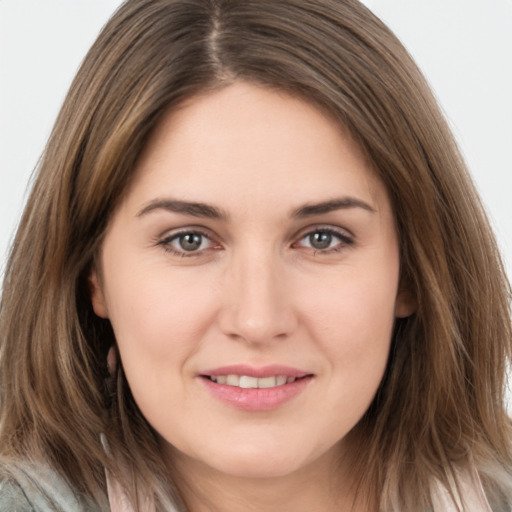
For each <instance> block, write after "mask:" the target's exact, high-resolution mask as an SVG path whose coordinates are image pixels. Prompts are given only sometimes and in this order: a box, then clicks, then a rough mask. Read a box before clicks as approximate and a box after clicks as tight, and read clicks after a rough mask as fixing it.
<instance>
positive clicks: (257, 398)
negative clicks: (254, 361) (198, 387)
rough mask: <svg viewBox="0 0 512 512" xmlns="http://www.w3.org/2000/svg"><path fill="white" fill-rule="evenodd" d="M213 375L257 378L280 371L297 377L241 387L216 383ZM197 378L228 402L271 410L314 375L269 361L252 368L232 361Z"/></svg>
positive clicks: (302, 387) (270, 375) (254, 409)
mask: <svg viewBox="0 0 512 512" xmlns="http://www.w3.org/2000/svg"><path fill="white" fill-rule="evenodd" d="M212 375H213V376H216V377H217V376H219V375H247V376H248V377H257V378H263V377H272V376H279V375H281V376H286V377H295V378H296V379H297V380H296V381H294V382H290V383H287V384H283V385H281V386H275V387H273V388H258V389H257V388H251V389H242V388H239V387H236V386H228V385H226V384H217V383H216V382H213V381H212V380H210V379H209V378H208V376H212ZM200 378H201V379H200V380H201V382H202V383H203V384H204V386H205V387H206V389H207V390H208V391H209V392H210V393H212V394H213V396H214V397H216V398H218V399H220V400H221V401H222V402H224V403H225V404H227V405H230V406H232V407H235V408H236V409H241V410H244V411H270V410H272V409H277V408H278V407H280V406H281V405H283V404H285V403H286V402H288V401H289V400H291V399H292V398H294V397H296V396H297V395H299V394H300V393H302V391H304V390H305V389H306V387H307V385H308V384H309V383H310V382H311V381H312V380H313V375H312V374H310V373H307V372H304V371H301V370H298V369H297V368H290V367H288V366H280V365H270V366H264V367H260V368H255V367H251V366H246V365H233V366H223V367H221V368H215V369H213V370H208V371H205V372H201V375H200Z"/></svg>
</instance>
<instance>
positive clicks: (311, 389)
mask: <svg viewBox="0 0 512 512" xmlns="http://www.w3.org/2000/svg"><path fill="white" fill-rule="evenodd" d="M136 173H137V174H136V178H135V180H134V183H133V185H132V187H131V189H130V190H129V193H128V194H127V195H126V197H125V199H124V201H123V202H122V204H121V205H120V207H119V208H118V210H117V211H116V213H115V215H114V217H113V219H112V220H111V222H110V225H109V228H108V231H107V234H106V237H105V241H104V245H103V247H102V252H101V255H100V265H101V272H96V271H93V273H92V275H91V284H92V302H93V307H94V309H95V312H96V314H98V315H99V316H101V317H105V318H109V319H110V321H111V322H112V325H113V328H114V332H115V334H116V339H117V342H118V349H119V353H120V358H121V361H122V364H123V368H124V370H125V373H126V376H127V379H128V382H129V384H130V387H131V390H132V392H133V395H134V397H135V400H136V401H137V404H138V406H139V407H140V409H141V411H142V413H143V414H144V415H145V417H146V418H147V420H148V421H149V423H150V424H151V425H152V426H153V427H154V428H155V430H156V431H157V433H158V435H159V436H160V438H161V443H162V447H163V450H164V453H165V454H166V457H167V460H168V462H169V467H174V468H177V471H178V473H179V475H180V478H181V481H182V485H183V493H184V496H185V499H186V501H187V502H188V504H189V506H190V508H191V510H194V511H202V510H217V509H218V510H223V511H229V510H242V509H243V510H280V511H281V512H282V511H283V510H284V511H286V510H294V511H297V510H299V511H301V510H331V509H332V510H340V508H339V507H340V504H341V503H346V502H347V503H348V501H349V493H348V492H347V487H346V484H347V482H348V480H346V478H345V477H346V476H347V475H348V474H349V472H350V468H346V467H344V462H343V457H342V454H343V451H344V449H345V448H346V446H345V443H344V441H345V437H346V435H347V433H348V432H349V431H350V430H351V429H352V428H353V427H354V426H355V425H356V424H357V422H358V421H359V420H360V418H361V417H362V415H363V414H364V412H365V411H366V409H367V408H368V406H369V404H370V402H371V401H372V398H373V396H374V394H375V392H376V390H377V388H378V386H379V383H380V381H381V378H382V376H383V373H384V370H385V366H386V362H387V357H388V352H389V346H390V338H391V332H392V328H393V324H394V320H395V318H396V317H397V316H407V315H409V314H411V313H412V310H413V307H414V306H413V304H411V303H410V301H409V299H408V296H407V294H406V293H405V292H401V291H400V292H399V250H398V240H397V234H396V228H395V224H394V219H393V213H392V211H391V207H390V203H389V199H388V197H387V193H386V191H385V189H384V186H383V185H382V184H381V183H380V181H379V180H378V179H377V177H376V176H375V174H374V173H373V171H372V169H371V167H370V166H369V164H368V163H367V162H366V161H365V159H364V157H363V155H362V153H361V152H360V150H359V148H358V147H357V146H356V145H355V143H354V142H353V141H352V140H351V139H350V138H349V136H348V135H347V134H346V133H345V132H344V130H343V129H341V128H340V127H339V126H338V125H336V124H335V123H334V122H333V121H332V120H330V119H329V118H327V117H326V116H325V115H324V114H323V113H321V112H320V111H319V110H317V109H316V108H315V107H313V106H311V105H309V104H308V103H306V102H304V101H302V100H299V99H297V98H293V97H291V96H288V95H286V94H284V93H279V92H276V91H272V90H269V89H265V88H262V87H257V86H255V85H250V84H247V83H243V82H240V83H235V84H233V85H230V86H228V87H225V88H223V89H221V90H219V91H215V92H212V93H208V94H205V95H203V96H199V97H195V98H193V99H192V100H189V101H188V102H187V103H185V104H184V105H182V108H180V109H179V110H176V109H175V110H173V111H172V112H169V113H168V114H167V115H166V116H165V118H164V119H163V121H162V122H161V124H160V125H159V126H158V128H157V130H156V131H155V133H154V134H153V135H152V137H151V139H150V142H149V144H148V146H147V148H146V150H145V152H144V153H143V155H142V156H141V158H140V160H139V162H138V165H137V169H136ZM347 198H351V200H350V201H347ZM169 199H173V200H179V201H186V202H194V203H207V204H208V205H212V206H213V207H215V208H216V209H217V211H218V213H221V214H222V217H221V218H213V217H204V216H196V215H192V214H191V212H190V211H189V212H181V213H180V212H175V211H169V210H168V209H167V208H164V207H161V206H162V204H161V202H162V201H164V200H169ZM338 199H343V201H344V207H339V208H336V209H334V210H333V211H328V212H323V213H322V212H317V213H312V212H309V215H307V216H304V215H303V216H297V215H294V212H295V213H296V212H297V210H299V209H301V208H303V207H304V206H305V205H311V204H316V203H324V202H328V201H332V200H338ZM354 200H356V201H359V202H360V203H357V202H356V201H354ZM159 201H160V203H158V202H159ZM157 203H158V204H157ZM363 203H364V204H363ZM342 206H343V205H342ZM203 213H204V212H203ZM326 229H327V230H332V231H334V232H336V233H338V234H332V233H331V235H330V236H331V238H329V233H327V236H326V232H325V230H326ZM197 231H198V232H200V233H202V235H199V238H197V239H196V240H197V241H198V242H199V247H198V249H194V250H189V251H186V250H184V249H183V246H182V245H180V242H181V243H183V242H187V240H188V241H190V240H191V237H189V238H188V239H187V238H183V236H182V238H180V237H178V236H176V234H177V233H178V232H180V233H181V234H182V235H183V232H185V233H190V232H197ZM315 233H316V236H317V237H318V236H320V237H323V239H324V241H325V239H327V242H328V243H327V246H326V247H325V248H321V247H320V248H319V246H318V245H317V246H316V247H314V245H315V239H314V238H313V237H312V236H310V235H312V234H313V235H314V234H315ZM185 246H186V245H185ZM186 247H188V248H189V249H190V245H189V246H186ZM171 251H178V253H175V252H171ZM184 254H185V255H184ZM99 275H101V279H100V278H99ZM232 364H246V365H249V366H251V367H256V368H259V367H262V366H265V365H269V364H281V365H286V366H290V367H293V368H296V369H299V370H301V371H304V372H305V373H308V374H311V375H312V376H313V377H312V378H311V379H310V380H309V382H308V383H307V385H306V386H305V387H304V389H303V390H302V391H301V392H300V393H299V394H298V395H297V396H294V397H293V398H292V399H290V400H288V401H286V402H285V403H284V404H282V405H280V406H279V407H277V408H274V409H271V410H268V411H247V410H241V409H239V408H237V407H233V406H232V405H230V404H226V403H225V402H223V401H221V400H219V399H218V398H217V397H216V396H214V395H213V394H212V393H211V392H210V391H209V390H208V388H207V386H205V382H204V379H203V378H202V377H201V376H200V375H201V374H202V372H203V373H204V372H205V371H206V370H208V369H212V368H217V367H220V366H225V365H232ZM340 456H341V457H340ZM344 478H345V479H344ZM334 488H336V489H337V491H334ZM344 500H346V501H344Z"/></svg>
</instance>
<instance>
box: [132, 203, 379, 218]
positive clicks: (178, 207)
mask: <svg viewBox="0 0 512 512" xmlns="http://www.w3.org/2000/svg"><path fill="white" fill-rule="evenodd" d="M350 208H361V209H363V210H366V211H369V212H371V213H375V212H376V210H375V209H374V208H373V207H372V206H370V205H369V204H368V203H365V202H364V201H362V200H361V199H357V198H355V197H341V198H338V199H330V200H329V201H322V202H320V203H311V204H305V205H304V206H301V207H300V208H297V209H296V210H294V211H293V212H292V217H293V218H296V219H304V218H307V217H313V216H315V215H322V214H326V213H330V212H333V211H336V210H346V209H350ZM155 210H166V211H170V212H175V213H184V214H185V215H190V216H192V217H200V218H208V219H215V220H227V219H228V218H229V215H228V214H227V213H225V212H223V211H222V210H220V209H219V208H217V207H215V206H212V205H209V204H206V203H198V202H191V201H180V200H177V199H154V200H153V201H150V202H149V203H148V204H147V205H146V206H144V208H142V210H140V212H139V213H137V217H143V216H145V215H147V214H148V213H151V212H153V211H155Z"/></svg>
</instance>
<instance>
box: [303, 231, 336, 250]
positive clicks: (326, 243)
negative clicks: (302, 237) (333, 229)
mask: <svg viewBox="0 0 512 512" xmlns="http://www.w3.org/2000/svg"><path fill="white" fill-rule="evenodd" d="M308 239H309V244H310V245H311V247H313V248H314V249H327V248H328V247H330V245H331V243H332V239H333V236H332V235H331V233H327V232H325V231H317V232H315V233H311V234H310V235H308Z"/></svg>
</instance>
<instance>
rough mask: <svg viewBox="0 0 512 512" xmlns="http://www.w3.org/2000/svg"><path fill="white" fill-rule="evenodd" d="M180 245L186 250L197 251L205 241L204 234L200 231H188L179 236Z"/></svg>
mask: <svg viewBox="0 0 512 512" xmlns="http://www.w3.org/2000/svg"><path fill="white" fill-rule="evenodd" d="M177 240H178V243H179V246H180V248H181V249H183V250H184V251H187V252H190V251H197V250H198V249H199V248H200V247H201V244H202V243H203V235H200V234H198V233H186V234H184V235H180V236H178V237H177Z"/></svg>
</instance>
